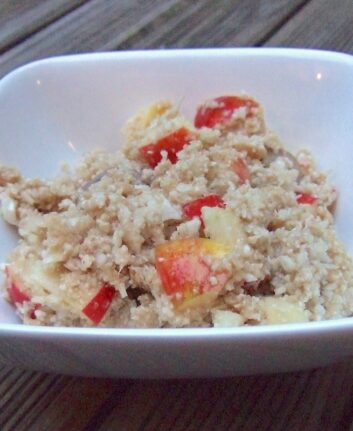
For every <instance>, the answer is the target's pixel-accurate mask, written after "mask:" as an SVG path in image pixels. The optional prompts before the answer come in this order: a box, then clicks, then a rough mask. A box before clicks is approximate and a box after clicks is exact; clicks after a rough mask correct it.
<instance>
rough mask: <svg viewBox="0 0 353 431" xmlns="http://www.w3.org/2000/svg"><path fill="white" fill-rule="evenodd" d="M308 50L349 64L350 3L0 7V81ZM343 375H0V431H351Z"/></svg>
mask: <svg viewBox="0 0 353 431" xmlns="http://www.w3.org/2000/svg"><path fill="white" fill-rule="evenodd" d="M218 46H284V47H310V48H317V49H329V50H335V51H341V52H346V53H353V0H336V1H334V0H194V1H189V0H89V1H84V0H1V1H0V56H1V57H0V77H1V76H4V75H5V74H6V73H8V72H10V71H11V70H13V69H14V68H16V67H18V66H20V65H23V64H25V63H27V62H29V61H32V60H37V59H40V58H45V57H49V56H54V55H62V54H72V53H79V52H95V51H107V50H121V49H151V48H157V49H166V48H173V47H178V48H186V47H218ZM352 424H353V364H352V362H351V361H349V362H346V363H342V364H336V365H333V366H331V367H328V368H323V369H318V370H312V371H306V372H298V373H290V374H278V375H273V376H252V377H239V378H229V379H217V380H179V381H127V380H109V379H103V380H98V379H85V378H74V377H68V376H61V375H46V374H42V373H37V372H31V371H26V370H21V369H16V368H12V367H11V364H3V365H2V366H0V430H1V431H3V430H4V431H6V430H16V431H22V430H23V431H27V430H35V431H36V430H49V429H50V430H51V431H59V430H60V431H61V430H63V431H69V430H78V431H81V430H82V431H88V430H101V431H103V430H107V431H108V430H109V431H110V430H133V431H135V430H136V431H137V430H139V431H141V430H150V431H152V430H153V431H159V430H180V431H187V430H188V431H194V430H206V431H207V430H220V431H223V430H270V431H272V430H275V431H276V430H310V431H312V430H327V431H331V430H332V431H334V430H352V429H353V425H352Z"/></svg>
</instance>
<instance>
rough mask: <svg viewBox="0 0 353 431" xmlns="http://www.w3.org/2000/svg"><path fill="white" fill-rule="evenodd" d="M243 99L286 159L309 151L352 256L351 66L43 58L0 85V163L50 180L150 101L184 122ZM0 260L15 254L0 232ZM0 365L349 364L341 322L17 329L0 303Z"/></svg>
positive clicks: (352, 332) (198, 372)
mask: <svg viewBox="0 0 353 431" xmlns="http://www.w3.org/2000/svg"><path fill="white" fill-rule="evenodd" d="M239 91H246V92H247V93H249V94H252V95H254V96H255V97H256V98H257V99H259V100H260V101H261V102H262V103H263V105H264V107H265V110H266V118H267V121H268V123H269V125H270V127H272V128H273V129H274V130H275V131H276V132H277V133H278V134H279V135H280V137H281V138H282V140H283V141H284V143H285V144H286V145H287V146H288V147H289V148H291V149H294V150H295V149H296V148H299V147H307V148H309V149H311V150H312V151H313V152H314V154H315V156H316V158H317V161H318V164H319V166H320V167H321V168H323V169H325V170H328V171H330V172H331V180H332V181H333V183H334V184H336V186H337V188H338V190H339V195H340V198H339V204H338V208H337V218H336V221H337V230H338V235H339V236H340V238H341V239H342V240H343V241H344V242H345V243H346V246H347V248H348V250H349V252H350V253H353V229H352V225H351V223H352V220H353V199H352V190H353V174H352V158H353V156H352V148H353V121H352V112H353V58H352V57H351V56H348V55H344V54H338V53H330V52H319V51H309V50H287V49H215V50H184V51H148V52H146V51H145V52H120V53H110V54H93V55H78V56H71V57H61V58H53V59H49V60H44V61H40V62H36V63H32V64H29V65H27V66H25V67H22V68H20V69H18V70H16V71H14V72H12V73H11V74H9V75H8V76H7V77H5V78H3V79H2V80H1V82H0V118H1V126H0V160H1V162H2V163H6V164H11V165H15V166H17V167H19V168H20V169H21V170H22V171H23V172H24V174H25V175H28V176H50V175H53V173H54V172H56V171H57V169H58V163H59V161H62V160H65V161H69V162H74V161H75V160H76V159H77V158H78V157H80V155H81V154H82V153H84V152H86V151H88V150H91V149H93V148H97V147H104V148H107V149H108V150H115V149H117V148H118V147H119V145H120V143H121V137H120V127H121V125H122V124H123V123H124V121H125V120H126V119H127V118H129V117H130V116H131V115H132V114H134V113H135V112H136V111H137V110H138V109H139V108H141V107H143V106H145V105H147V104H149V103H153V102H155V101H157V100H159V99H165V98H170V99H172V100H174V101H176V102H179V103H181V106H182V110H183V111H184V112H185V113H186V114H187V115H193V113H194V112H195V107H196V106H197V104H198V103H199V102H200V101H203V100H204V99H207V98H211V97H214V96H218V95H223V94H229V93H237V92H239ZM0 236H1V241H0V259H1V261H2V262H4V261H5V260H6V256H7V254H8V252H9V251H10V249H11V248H12V247H13V246H14V245H15V244H16V241H17V238H16V236H15V234H14V232H13V231H12V230H11V229H10V228H9V227H8V226H7V225H5V223H3V222H1V224H0ZM0 352H1V353H0V361H2V362H8V363H11V364H17V365H20V366H24V367H27V368H33V369H38V370H42V371H54V372H60V373H70V374H78V375H95V376H116V377H186V376H192V377H197V376H225V375H235V374H252V373H264V372H278V371H290V370H297V369H304V368H309V367H313V366H319V365H324V364H329V363H331V362H333V361H337V360H341V359H344V358H347V357H348V356H351V355H352V354H353V318H347V319H341V320H334V321H326V322H313V323H302V324H291V325H282V326H262V327H240V328H232V329H218V328H208V329H205V328H204V329H90V328H60V327H34V326H24V325H22V324H21V323H20V322H19V320H18V319H17V317H16V315H15V312H14V310H13V308H12V307H11V306H10V305H8V304H7V303H6V302H5V301H3V300H0Z"/></svg>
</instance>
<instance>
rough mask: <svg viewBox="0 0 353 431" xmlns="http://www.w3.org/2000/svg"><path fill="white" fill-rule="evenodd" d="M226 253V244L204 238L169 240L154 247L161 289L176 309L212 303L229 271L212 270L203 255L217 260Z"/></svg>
mask: <svg viewBox="0 0 353 431" xmlns="http://www.w3.org/2000/svg"><path fill="white" fill-rule="evenodd" d="M228 252H229V248H228V247H227V246H226V245H224V244H221V243H218V242H216V241H212V240H210V239H205V238H185V239H180V240H176V241H168V242H166V243H164V244H161V245H159V246H157V247H156V253H155V254H156V268H157V272H158V274H159V277H160V279H161V282H162V287H163V290H164V291H165V293H167V294H168V295H170V296H171V297H172V300H173V302H174V304H175V305H176V306H177V308H178V309H179V310H182V309H185V308H194V307H201V306H205V305H206V306H207V305H209V304H210V303H212V302H213V300H214V299H215V298H216V296H217V294H218V292H219V291H220V289H222V287H223V286H224V285H225V283H226V281H227V279H228V274H227V272H226V271H220V272H218V271H214V270H212V268H211V266H210V264H209V263H208V262H207V261H206V258H207V257H208V258H210V259H220V258H222V257H224V256H225V255H226V254H227V253H228ZM201 297H202V298H201Z"/></svg>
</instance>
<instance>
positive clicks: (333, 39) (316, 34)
mask: <svg viewBox="0 0 353 431" xmlns="http://www.w3.org/2000/svg"><path fill="white" fill-rule="evenodd" d="M265 45H266V46H288V47H307V48H321V49H327V50H333V51H343V52H347V53H350V54H352V53H353V1H352V0H336V1H331V0H311V1H310V2H309V3H308V4H307V5H306V6H305V7H303V8H302V9H301V10H300V11H299V12H298V14H296V15H295V16H294V17H293V19H291V20H290V21H288V22H287V23H286V24H285V25H284V26H283V27H282V28H281V29H280V30H279V31H278V32H276V33H275V34H274V35H273V36H272V37H271V38H270V39H269V40H268V41H267V42H266V43H265Z"/></svg>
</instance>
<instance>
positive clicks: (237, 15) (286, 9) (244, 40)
mask: <svg viewBox="0 0 353 431" xmlns="http://www.w3.org/2000/svg"><path fill="white" fill-rule="evenodd" d="M306 3H307V0H291V1H288V0H273V1H259V0H247V1H234V0H204V1H201V2H194V3H192V4H191V5H190V2H189V1H187V0H184V1H180V2H179V3H178V4H177V5H175V7H174V8H173V9H169V10H168V11H167V12H166V13H165V14H163V15H162V16H160V17H159V18H158V19H157V20H155V21H153V22H151V23H150V24H149V25H148V26H146V27H144V28H142V29H141V30H140V31H138V32H135V34H133V35H131V37H130V38H127V39H126V40H125V41H122V42H121V43H120V44H119V45H118V46H116V47H115V48H119V49H131V48H133V49H141V48H185V47H189V48H195V47H217V46H219V47H221V46H223V47H224V46H226V47H227V46H252V45H258V44H260V43H261V41H262V40H263V39H266V35H267V34H268V33H271V32H272V31H273V29H274V28H277V26H280V25H281V24H282V23H283V22H285V21H286V19H288V17H289V16H291V15H292V14H293V13H295V12H296V11H297V10H298V9H300V8H301V7H302V6H303V5H305V4H306Z"/></svg>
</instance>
